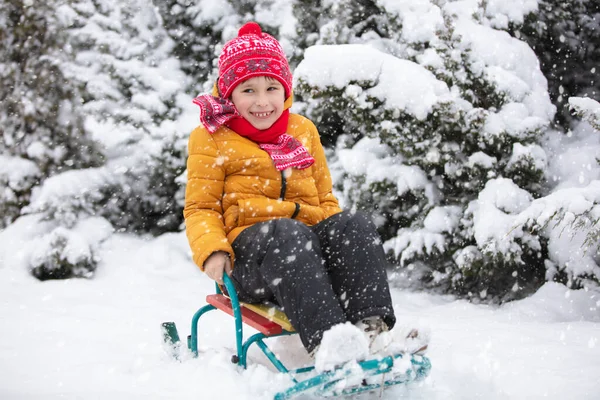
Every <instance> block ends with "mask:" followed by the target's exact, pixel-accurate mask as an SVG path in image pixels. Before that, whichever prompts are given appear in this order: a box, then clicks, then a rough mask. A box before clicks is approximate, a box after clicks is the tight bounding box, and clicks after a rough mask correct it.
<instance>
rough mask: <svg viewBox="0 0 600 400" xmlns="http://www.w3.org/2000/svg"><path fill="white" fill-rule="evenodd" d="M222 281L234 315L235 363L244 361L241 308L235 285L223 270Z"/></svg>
mask: <svg viewBox="0 0 600 400" xmlns="http://www.w3.org/2000/svg"><path fill="white" fill-rule="evenodd" d="M223 283H224V284H225V287H226V288H227V294H228V295H229V299H230V300H231V308H233V316H234V317H235V345H236V350H237V358H236V361H237V362H236V364H237V363H239V361H242V363H245V360H242V355H243V352H242V342H243V338H244V332H243V330H242V329H243V327H242V325H243V324H242V310H241V308H240V301H239V300H238V295H237V292H236V291H235V287H234V286H233V282H232V281H231V278H230V277H229V275H227V274H226V273H225V272H223Z"/></svg>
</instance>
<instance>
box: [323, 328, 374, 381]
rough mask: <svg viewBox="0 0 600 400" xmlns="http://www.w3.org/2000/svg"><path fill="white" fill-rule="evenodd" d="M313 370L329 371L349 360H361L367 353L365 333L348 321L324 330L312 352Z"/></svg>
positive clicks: (367, 343) (367, 344) (367, 345)
mask: <svg viewBox="0 0 600 400" xmlns="http://www.w3.org/2000/svg"><path fill="white" fill-rule="evenodd" d="M314 355H315V370H316V371H317V372H323V371H331V370H333V369H335V368H337V367H339V366H342V365H344V364H346V363H348V362H350V361H353V360H354V361H361V360H364V359H365V358H367V356H368V355H369V342H368V340H367V337H366V336H365V334H364V333H363V332H362V331H361V330H360V329H358V328H357V327H356V326H354V325H352V324H351V323H349V322H346V323H344V324H337V325H334V326H332V327H331V328H330V329H328V330H327V331H325V333H324V334H323V339H322V340H321V343H320V344H319V346H318V348H317V349H316V351H315V352H314Z"/></svg>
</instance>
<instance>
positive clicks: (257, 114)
mask: <svg viewBox="0 0 600 400" xmlns="http://www.w3.org/2000/svg"><path fill="white" fill-rule="evenodd" d="M251 114H252V116H254V117H256V118H269V117H270V116H271V114H273V111H267V112H253V113H251Z"/></svg>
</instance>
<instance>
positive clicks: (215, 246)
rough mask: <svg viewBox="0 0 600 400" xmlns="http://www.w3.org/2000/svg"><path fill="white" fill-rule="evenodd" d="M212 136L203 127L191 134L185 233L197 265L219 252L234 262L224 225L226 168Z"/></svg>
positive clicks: (184, 213) (184, 212)
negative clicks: (224, 252) (223, 203)
mask: <svg viewBox="0 0 600 400" xmlns="http://www.w3.org/2000/svg"><path fill="white" fill-rule="evenodd" d="M222 160H223V159H222V158H221V157H220V155H219V149H218V147H217V144H216V143H215V141H214V139H213V138H212V136H211V135H210V134H209V133H208V132H207V131H206V130H205V129H204V128H202V127H199V128H196V129H195V130H194V131H193V132H192V134H191V135H190V140H189V144H188V159H187V186H186V189H185V207H184V210H183V216H184V218H185V231H186V235H187V237H188V241H189V243H190V248H191V250H192V256H193V259H194V262H195V263H196V265H198V266H199V267H200V269H201V270H204V267H203V265H204V261H205V260H206V259H207V258H208V256H210V255H211V254H212V253H213V252H215V251H219V250H222V251H226V252H227V253H229V254H230V256H231V259H232V260H233V257H234V254H233V249H232V247H231V245H230V244H229V242H228V241H227V236H226V235H225V227H224V224H223V207H222V198H223V187H224V182H225V169H224V166H223V162H222Z"/></svg>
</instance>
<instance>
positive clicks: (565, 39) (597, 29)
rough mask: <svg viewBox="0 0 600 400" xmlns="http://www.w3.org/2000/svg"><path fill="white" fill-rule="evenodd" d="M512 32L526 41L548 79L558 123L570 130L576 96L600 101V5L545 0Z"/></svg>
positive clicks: (593, 0) (585, 1) (585, 0)
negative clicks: (572, 101)
mask: <svg viewBox="0 0 600 400" xmlns="http://www.w3.org/2000/svg"><path fill="white" fill-rule="evenodd" d="M510 31H511V32H512V33H513V34H514V35H515V36H517V37H519V38H522V39H523V40H524V41H526V42H527V43H528V44H529V45H530V46H531V48H532V49H533V50H534V51H535V53H536V54H537V56H538V57H539V59H540V64H541V69H542V71H543V72H544V75H545V76H546V78H547V79H548V89H549V92H550V98H551V99H552V101H553V103H554V104H555V105H556V107H557V110H558V113H557V115H556V119H557V122H559V123H560V124H561V125H562V126H563V127H564V128H566V129H568V128H569V122H570V121H571V119H572V118H573V117H572V115H571V113H570V111H569V107H568V105H567V100H568V98H569V97H572V96H579V97H589V98H592V99H598V98H599V97H600V44H599V43H600V2H598V1H597V0H567V1H558V0H542V1H539V5H538V10H537V11H536V12H532V13H531V14H529V15H528V16H527V18H526V19H525V21H524V22H523V24H512V25H511V27H510Z"/></svg>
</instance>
